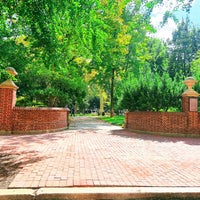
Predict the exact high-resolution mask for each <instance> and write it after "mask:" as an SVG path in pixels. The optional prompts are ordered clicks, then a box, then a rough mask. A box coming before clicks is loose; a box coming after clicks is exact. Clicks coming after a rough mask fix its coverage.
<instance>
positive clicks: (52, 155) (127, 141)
mask: <svg viewBox="0 0 200 200" xmlns="http://www.w3.org/2000/svg"><path fill="white" fill-rule="evenodd" d="M0 155H2V157H1V158H0V159H3V158H6V156H7V158H8V159H7V160H6V159H5V160H4V162H1V163H0V166H1V168H0V169H3V165H4V164H5V163H6V162H7V163H6V166H7V168H8V170H9V169H10V171H7V176H8V179H7V181H6V179H5V178H3V175H2V176H0V182H1V184H0V186H1V188H5V187H6V188H47V187H86V186H91V187H96V186H98V187H100V186H106V187H109V186H112V187H114V186H115V187H118V186H120V187H121V186H123V187H125V186H127V187H142V186H144V187H156V186H159V187H160V186H163V187H164V186H166V187H200V173H199V172H200V138H171V137H163V136H153V135H146V134H136V133H133V132H129V131H127V130H124V129H122V128H120V127H117V126H112V125H109V124H107V123H104V122H102V121H99V120H98V119H96V118H93V117H75V118H74V121H73V123H72V124H71V126H70V129H69V130H66V131H62V132H56V133H48V134H40V135H21V136H19V135H10V136H0ZM13 166H14V167H13ZM5 170H6V169H4V173H5Z"/></svg>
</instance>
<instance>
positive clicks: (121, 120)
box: [99, 115, 124, 126]
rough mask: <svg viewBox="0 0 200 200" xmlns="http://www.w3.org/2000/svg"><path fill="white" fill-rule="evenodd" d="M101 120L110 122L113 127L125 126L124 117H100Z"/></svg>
mask: <svg viewBox="0 0 200 200" xmlns="http://www.w3.org/2000/svg"><path fill="white" fill-rule="evenodd" d="M99 118H100V119H101V120H103V121H106V122H109V123H111V124H113V125H118V126H123V125H124V116H123V115H117V116H114V117H109V116H104V117H102V116H101V117H99Z"/></svg>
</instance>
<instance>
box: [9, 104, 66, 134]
mask: <svg viewBox="0 0 200 200" xmlns="http://www.w3.org/2000/svg"><path fill="white" fill-rule="evenodd" d="M68 115H69V110H68V109H65V108H27V107H14V108H13V115H12V133H34V132H49V131H56V130H61V129H65V128H67V127H68V123H69V122H68Z"/></svg>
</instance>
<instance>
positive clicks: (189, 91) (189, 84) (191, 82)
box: [182, 76, 199, 97]
mask: <svg viewBox="0 0 200 200" xmlns="http://www.w3.org/2000/svg"><path fill="white" fill-rule="evenodd" d="M197 82H198V81H197V80H195V79H194V78H193V77H192V76H190V77H187V78H186V79H185V81H184V82H183V83H184V84H185V85H186V86H187V87H188V89H187V90H186V91H185V92H184V93H183V94H182V96H193V97H198V96H199V93H197V92H196V91H194V90H193V89H192V87H193V86H194V85H195V84H196V83H197Z"/></svg>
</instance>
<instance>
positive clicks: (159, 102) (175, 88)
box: [121, 73, 183, 111]
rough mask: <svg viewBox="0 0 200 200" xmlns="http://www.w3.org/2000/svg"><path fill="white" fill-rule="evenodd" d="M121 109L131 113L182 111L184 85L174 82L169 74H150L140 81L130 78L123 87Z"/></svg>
mask: <svg viewBox="0 0 200 200" xmlns="http://www.w3.org/2000/svg"><path fill="white" fill-rule="evenodd" d="M123 88H124V93H123V98H122V101H121V107H122V108H124V109H128V110H130V111H135V110H139V111H168V110H169V109H170V108H176V109H179V110H180V107H181V101H180V98H181V94H182V92H183V84H182V83H180V82H178V81H177V80H174V81H173V80H172V79H171V78H170V77H169V75H168V74H167V73H164V74H163V75H162V76H160V75H158V74H153V73H149V74H147V75H146V76H141V77H139V78H138V79H137V78H133V77H130V78H129V80H128V81H126V83H125V84H124V85H123Z"/></svg>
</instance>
